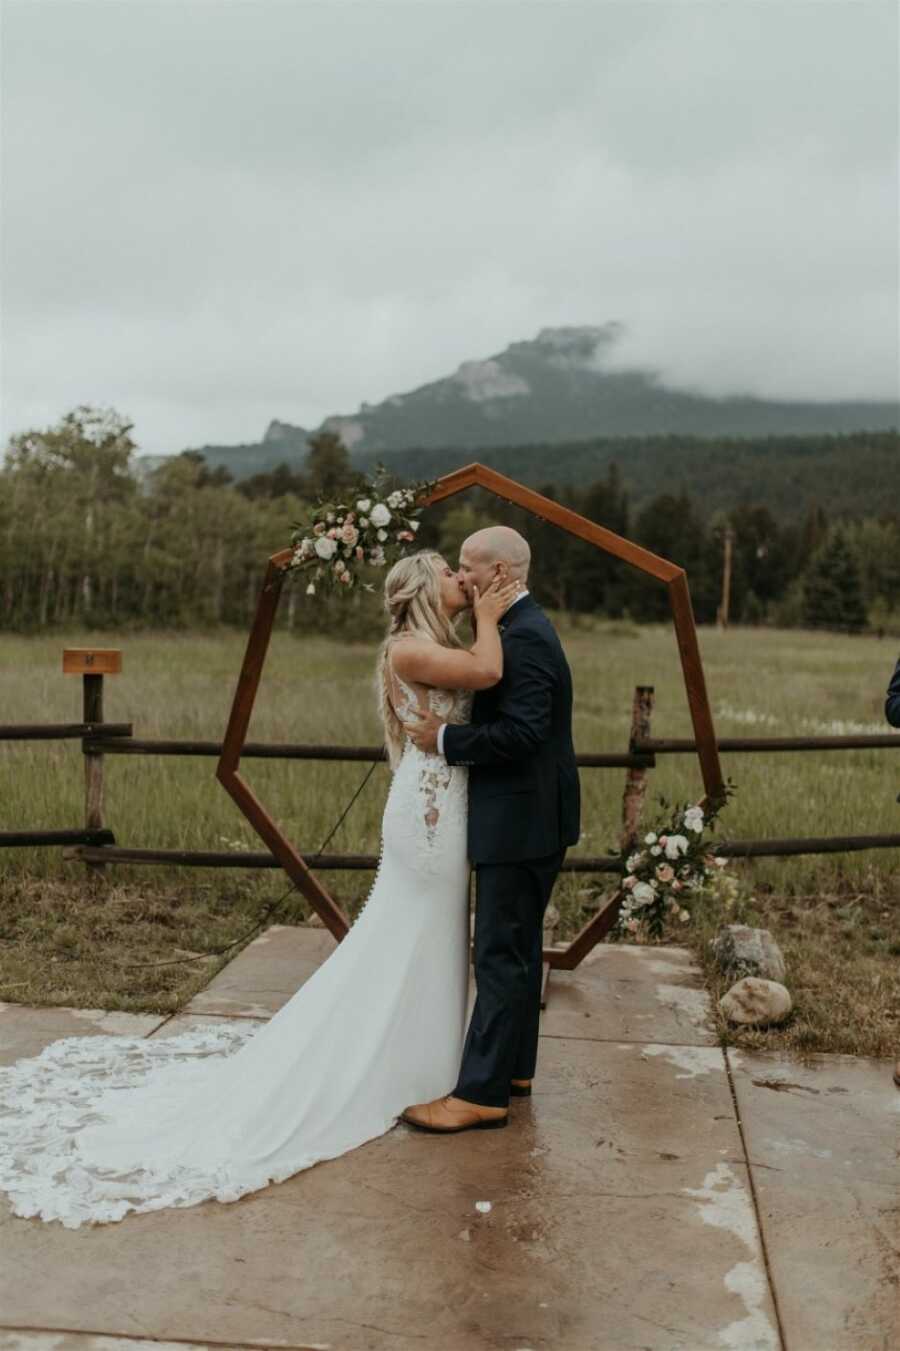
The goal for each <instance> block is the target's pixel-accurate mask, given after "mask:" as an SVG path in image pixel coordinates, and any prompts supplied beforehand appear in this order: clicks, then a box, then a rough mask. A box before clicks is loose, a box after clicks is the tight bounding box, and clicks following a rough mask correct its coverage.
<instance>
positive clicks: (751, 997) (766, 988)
mask: <svg viewBox="0 0 900 1351" xmlns="http://www.w3.org/2000/svg"><path fill="white" fill-rule="evenodd" d="M719 1008H720V1009H721V1010H722V1012H723V1013H724V1015H725V1017H726V1018H727V1019H728V1021H729V1022H730V1023H746V1024H749V1025H754V1026H762V1025H763V1024H765V1023H780V1022H783V1021H784V1019H785V1018H786V1017H787V1016H788V1014H789V1013H790V1011H791V1009H792V1008H793V1004H792V1002H791V996H790V994H789V993H788V991H787V990H786V989H785V987H784V986H783V985H779V983H778V981H776V980H760V979H759V978H758V977H756V976H745V977H744V978H743V980H739V981H738V982H737V984H736V985H732V987H731V989H730V990H729V991H728V992H727V993H726V994H723V996H722V998H721V999H720V1000H719Z"/></svg>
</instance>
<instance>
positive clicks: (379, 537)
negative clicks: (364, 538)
mask: <svg viewBox="0 0 900 1351" xmlns="http://www.w3.org/2000/svg"><path fill="white" fill-rule="evenodd" d="M375 538H376V539H377V540H379V541H380V543H381V544H384V542H385V540H386V539H387V531H386V530H379V532H378V534H377V535H376V537H375Z"/></svg>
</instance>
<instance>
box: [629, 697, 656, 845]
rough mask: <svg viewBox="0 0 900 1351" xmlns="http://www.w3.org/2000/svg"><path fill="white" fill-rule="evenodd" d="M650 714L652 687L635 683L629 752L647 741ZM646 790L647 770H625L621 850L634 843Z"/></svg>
mask: <svg viewBox="0 0 900 1351" xmlns="http://www.w3.org/2000/svg"><path fill="white" fill-rule="evenodd" d="M652 715H653V686H652V685H636V686H635V688H634V702H633V703H632V706H631V736H630V738H629V742H628V749H629V751H630V753H631V754H632V755H633V754H634V749H635V745H636V744H637V743H638V742H640V741H646V740H647V739H648V738H649V736H650V719H651V717H652ZM646 793H647V771H646V769H635V768H631V769H628V770H626V771H625V792H624V794H623V796H622V836H621V844H622V848H623V849H631V848H632V846H633V845H634V844H636V843H637V833H638V826H639V824H640V819H641V811H642V809H643V806H644V798H645V796H646Z"/></svg>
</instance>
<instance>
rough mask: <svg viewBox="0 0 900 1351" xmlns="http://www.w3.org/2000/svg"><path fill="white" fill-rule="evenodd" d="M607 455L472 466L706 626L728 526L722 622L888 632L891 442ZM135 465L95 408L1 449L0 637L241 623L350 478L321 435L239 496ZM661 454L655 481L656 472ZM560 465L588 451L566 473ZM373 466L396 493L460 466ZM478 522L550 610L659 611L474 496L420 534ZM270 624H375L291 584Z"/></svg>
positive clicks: (186, 468)
mask: <svg viewBox="0 0 900 1351" xmlns="http://www.w3.org/2000/svg"><path fill="white" fill-rule="evenodd" d="M618 451H619V453H618V454H616V443H614V442H608V443H602V445H601V444H600V443H595V444H594V446H593V448H592V450H591V448H587V447H582V448H572V450H571V451H570V453H569V455H567V454H563V453H561V452H560V451H559V450H558V449H557V448H553V451H552V453H550V451H549V450H548V448H546V447H544V448H531V452H533V458H532V459H531V461H530V472H528V473H527V474H526V473H524V472H523V470H522V468H521V460H520V461H519V464H518V467H517V465H516V464H513V463H510V462H509V461H508V460H507V459H506V458H504V456H506V455H507V454H509V455H512V454H513V452H503V451H499V452H498V451H494V452H486V453H484V454H482V455H481V456H480V458H482V459H483V460H484V461H485V462H487V463H492V464H494V465H496V466H497V467H498V468H499V469H501V470H503V471H504V472H507V473H512V474H513V475H514V476H516V477H519V478H524V479H525V480H526V481H529V482H531V483H532V484H534V485H535V486H537V487H538V488H539V489H540V490H541V491H542V492H544V493H545V494H546V495H547V496H550V497H552V498H554V499H555V500H559V501H563V502H565V503H566V504H567V505H570V506H572V507H573V508H574V509H575V510H577V511H579V512H581V513H582V514H584V515H585V516H587V517H589V518H590V519H592V520H595V521H599V522H600V523H601V524H603V525H606V526H607V527H609V528H610V529H612V530H614V531H616V532H617V533H619V534H621V535H626V536H628V537H629V538H632V539H635V540H637V541H638V542H639V543H641V544H643V545H645V546H646V547H647V548H649V549H651V550H653V551H654V552H655V553H658V554H661V555H663V556H665V557H667V558H670V559H672V560H673V561H675V562H677V563H679V564H680V565H682V566H683V567H684V568H686V570H687V572H688V577H689V581H690V586H691V594H692V597H693V602H694V608H695V611H696V614H697V618H698V620H699V621H700V622H701V623H711V622H714V621H715V619H716V613H717V608H718V606H719V604H720V601H721V594H722V573H723V558H724V542H725V536H726V533H727V532H728V531H729V530H730V531H731V533H732V537H733V568H732V583H731V596H730V618H731V620H732V621H733V622H734V621H737V622H743V623H772V624H780V625H805V626H813V627H824V628H836V629H842V630H845V631H852V632H856V631H860V630H862V629H863V628H865V627H866V626H867V625H868V626H869V627H881V626H887V627H888V628H892V627H894V626H895V625H900V501H898V493H897V472H896V464H897V444H896V438H895V437H893V436H891V435H890V434H887V433H885V434H874V433H872V434H863V433H860V434H858V435H855V436H852V437H840V438H839V437H834V438H826V439H824V440H822V439H819V440H818V441H816V442H815V444H813V438H805V439H803V440H802V441H800V440H796V439H794V438H782V439H780V440H778V441H775V440H773V441H772V442H770V443H766V444H765V445H763V446H747V445H746V444H741V443H736V442H735V443H730V445H729V446H727V447H726V446H719V447H710V446H707V447H698V445H697V444H696V443H685V442H676V441H672V440H670V441H666V442H657V443H652V442H649V441H648V442H646V443H641V444H640V445H639V446H637V447H636V446H635V445H634V444H633V443H632V442H628V443H625V444H623V443H618ZM134 452H135V445H134V442H133V440H132V437H131V429H130V427H129V425H128V424H127V422H125V421H124V419H122V418H121V417H119V416H118V415H117V414H115V413H113V412H98V411H96V410H92V409H89V408H81V409H78V410H75V411H74V412H73V413H70V414H69V415H67V416H66V417H65V418H64V419H63V420H62V421H61V422H60V423H59V424H58V425H57V426H56V427H53V428H50V429H46V430H36V431H32V432H27V433H23V434H22V435H20V436H17V437H15V438H14V439H13V441H12V443H11V445H10V447H9V451H8V454H7V458H6V460H5V462H4V464H3V466H2V469H0V626H2V627H4V628H6V629H9V630H16V631H23V632H25V631H34V630H39V629H43V628H45V627H48V626H52V625H60V626H62V625H65V626H72V625H94V626H103V625H109V626H116V627H122V626H129V625H132V626H160V625H163V626H173V627H185V628H186V627H198V626H206V625H216V624H222V623H224V624H237V625H245V624H246V623H247V622H248V620H249V618H250V617H251V615H252V613H253V610H254V607H255V603H256V596H257V592H258V588H259V584H260V579H261V575H262V570H263V566H264V562H265V559H266V558H267V557H268V555H269V554H271V553H273V552H274V551H275V550H276V549H278V548H281V547H283V546H284V545H285V544H286V543H287V542H288V541H289V539H290V532H291V526H292V523H294V522H296V521H299V520H303V519H304V516H305V515H306V513H307V511H308V508H309V505H310V504H311V503H312V502H314V501H315V500H317V499H318V498H320V497H326V498H327V497H329V496H331V495H332V494H333V493H335V492H337V491H339V490H343V489H344V488H345V487H347V486H350V485H352V483H353V480H354V477H355V476H356V475H357V474H358V469H357V467H356V466H354V465H352V464H351V461H350V457H349V455H348V452H347V450H346V449H345V447H344V446H343V445H342V443H341V441H340V439H339V438H338V437H337V436H336V435H334V434H332V433H321V434H319V435H317V436H314V437H312V438H311V440H310V443H309V449H308V452H307V455H306V458H305V460H304V461H303V462H302V463H301V464H294V465H284V466H282V467H281V468H276V469H274V470H272V471H270V472H267V473H264V474H260V475H257V476H254V477H251V478H249V479H247V480H244V481H242V482H240V483H237V484H235V483H234V482H233V481H232V480H231V477H230V475H229V474H228V472H227V471H226V470H224V469H222V468H219V469H212V468H210V466H209V465H208V464H207V463H206V462H205V461H204V459H203V457H202V456H201V455H199V454H197V453H193V452H187V453H185V454H184V455H181V456H175V457H172V458H170V459H168V460H166V461H165V462H164V463H163V464H162V465H161V466H160V467H159V468H158V469H157V470H156V471H155V472H153V473H152V474H151V475H149V476H147V477H143V476H141V475H140V474H138V473H137V472H136V466H135V455H134ZM521 453H522V452H521V451H518V452H516V454H518V455H521ZM529 453H530V452H529ZM663 453H666V454H669V455H670V456H671V459H670V468H669V470H668V471H666V472H663V471H660V470H658V469H656V470H652V469H651V467H650V466H652V465H653V464H655V463H658V457H659V456H661V455H662V454H663ZM591 454H593V457H594V458H593V459H592V458H591ZM571 455H574V456H581V457H582V458H581V459H580V461H579V463H580V473H579V476H578V477H577V478H573V477H572V476H571V475H570V473H569V471H570V470H571V467H572V463H571V458H570V456H571ZM729 456H730V459H729ZM654 457H657V458H656V459H655V458H654ZM385 458H386V460H387V463H388V465H389V466H390V467H391V469H393V470H395V471H396V473H397V479H398V481H401V482H408V481H410V480H421V479H427V478H432V477H434V476H435V474H436V473H437V472H439V470H442V469H446V468H451V467H454V465H455V464H458V463H461V462H464V461H465V460H466V459H470V458H472V457H471V455H462V454H457V456H456V457H455V458H453V459H450V460H447V459H444V460H440V461H437V460H436V458H435V453H431V452H428V453H421V452H420V453H419V455H418V456H412V455H399V454H398V455H394V456H391V457H385ZM640 465H643V466H644V469H643V472H641V473H637V472H636V466H640ZM675 465H679V466H680V469H676V468H674V466H675ZM490 520H505V521H508V522H509V523H510V524H514V525H517V526H518V527H519V528H521V529H522V530H523V531H524V532H525V533H527V535H528V537H529V539H530V540H531V542H532V545H533V549H534V557H535V567H534V576H533V585H534V589H535V592H536V594H537V595H538V597H539V599H541V600H543V601H544V602H545V603H547V604H549V605H551V606H554V607H556V608H559V609H563V610H570V611H574V612H585V613H587V612H600V613H605V614H607V615H610V616H618V617H623V618H629V619H632V620H635V621H638V622H640V621H645V620H658V619H663V618H664V617H665V616H666V615H667V613H668V610H667V600H666V597H665V593H664V591H663V589H662V588H661V587H659V586H657V585H653V584H650V583H648V581H647V580H646V579H645V578H643V577H642V576H641V575H640V574H637V573H635V572H632V571H631V570H629V569H627V568H625V567H624V566H622V565H620V564H618V563H617V562H615V561H613V560H612V559H610V558H607V557H606V556H603V555H601V554H599V553H598V552H597V551H596V550H592V549H590V548H589V547H588V546H586V545H585V544H583V543H582V542H581V541H578V540H574V539H572V538H571V537H569V536H567V535H565V534H562V533H560V532H558V531H556V530H554V529H553V527H550V526H547V525H543V524H541V523H540V522H538V521H536V520H535V519H534V518H533V517H530V516H528V515H527V514H525V513H522V512H520V511H518V510H517V509H514V508H511V507H508V506H506V505H504V504H503V503H500V502H499V501H498V500H497V499H495V498H493V497H487V496H485V495H484V494H479V493H467V494H465V495H464V496H461V497H457V498H453V499H450V500H449V501H447V502H444V503H441V504H439V505H437V506H435V507H432V508H429V510H428V511H426V513H425V514H424V517H423V521H422V529H421V531H420V536H419V538H420V539H421V541H422V543H423V545H428V546H433V547H436V548H439V549H440V550H441V551H442V552H444V553H445V555H446V556H447V557H449V558H451V559H455V557H456V553H457V550H458V548H459V544H460V542H461V540H462V539H463V538H464V537H465V535H466V534H468V533H469V532H470V531H471V530H473V529H476V528H478V526H480V525H482V524H484V523H486V522H488V521H490ZM372 580H373V582H374V583H376V584H378V583H380V580H381V575H380V574H379V573H377V572H376V573H374V574H373V578H372ZM281 622H282V623H284V624H286V625H288V626H291V627H295V628H297V629H303V628H315V627H326V628H329V629H331V630H334V629H335V627H339V628H342V629H343V631H345V632H347V633H348V634H355V635H359V636H364V635H367V634H370V633H372V632H374V631H376V630H377V628H378V627H379V626H380V623H381V617H380V610H379V600H378V597H377V595H376V596H374V597H370V596H368V595H367V594H366V593H364V592H362V591H360V592H358V593H357V594H355V595H354V596H353V597H351V598H349V600H348V599H347V598H344V599H342V600H340V601H338V600H337V599H332V600H328V601H325V602H323V600H322V598H321V597H316V598H315V599H314V600H311V599H309V598H307V597H306V595H305V594H304V589H303V588H302V587H299V586H295V585H291V586H289V589H288V598H287V601H286V603H285V604H284V606H283V607H282V615H281Z"/></svg>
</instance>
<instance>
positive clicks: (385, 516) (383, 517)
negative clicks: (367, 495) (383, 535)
mask: <svg viewBox="0 0 900 1351" xmlns="http://www.w3.org/2000/svg"><path fill="white" fill-rule="evenodd" d="M390 519H391V513H390V512H389V511H388V509H387V507H386V506H385V505H384V503H383V502H376V503H375V505H374V507H373V508H372V510H371V511H370V512H369V520H370V521H371V522H372V524H373V525H378V526H384V525H387V524H388V522H389V521H390Z"/></svg>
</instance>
